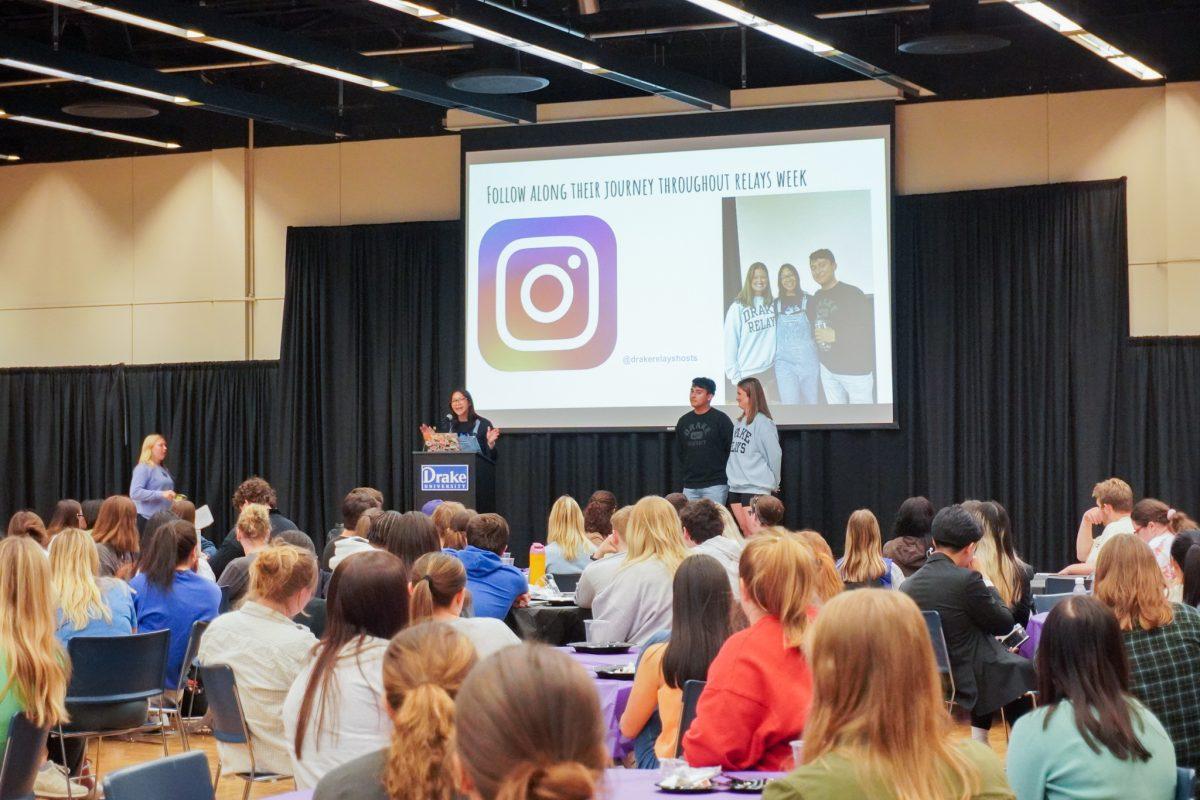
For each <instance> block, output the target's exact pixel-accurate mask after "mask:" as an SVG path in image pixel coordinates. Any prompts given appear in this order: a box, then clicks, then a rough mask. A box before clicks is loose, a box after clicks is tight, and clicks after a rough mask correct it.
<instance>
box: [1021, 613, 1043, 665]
mask: <svg viewBox="0 0 1200 800" xmlns="http://www.w3.org/2000/svg"><path fill="white" fill-rule="evenodd" d="M1048 616H1050V612H1049V611H1045V612H1043V613H1041V614H1034V615H1033V616H1031V617H1030V618H1029V624H1028V625H1026V626H1025V633H1027V634H1029V638H1028V639H1026V640H1025V642H1024V644H1022V645H1021V646H1020V647H1018V648H1017V652H1018V653H1020V654H1021V655H1023V656H1025V657H1026V658H1033V657H1034V656H1035V655H1036V654H1037V648H1038V642H1039V641H1041V639H1042V626H1043V625H1045V624H1046V617H1048Z"/></svg>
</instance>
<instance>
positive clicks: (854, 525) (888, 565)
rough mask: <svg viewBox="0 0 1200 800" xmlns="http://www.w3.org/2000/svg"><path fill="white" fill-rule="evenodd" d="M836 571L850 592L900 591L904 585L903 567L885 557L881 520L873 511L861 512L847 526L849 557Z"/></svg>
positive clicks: (838, 564)
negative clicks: (880, 527)
mask: <svg viewBox="0 0 1200 800" xmlns="http://www.w3.org/2000/svg"><path fill="white" fill-rule="evenodd" d="M837 569H838V574H839V575H841V577H842V581H843V582H844V583H845V588H847V589H862V588H866V587H874V588H879V589H899V588H900V584H902V583H904V571H903V570H901V569H900V565H898V564H897V563H896V562H894V561H892V560H891V559H890V558H885V557H884V555H883V542H882V537H881V535H880V533H879V520H877V519H875V515H874V514H872V513H871V511H870V509H866V508H860V509H858V510H857V511H855V512H854V513H853V514H851V515H850V519H849V520H848V521H847V522H846V554H845V555H844V556H842V560H841V561H839V562H837Z"/></svg>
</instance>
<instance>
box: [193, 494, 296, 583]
mask: <svg viewBox="0 0 1200 800" xmlns="http://www.w3.org/2000/svg"><path fill="white" fill-rule="evenodd" d="M277 502H278V498H277V497H276V495H275V490H274V489H272V488H271V484H269V483H267V482H266V481H265V480H263V479H262V478H260V477H258V476H257V475H255V476H252V477H250V478H247V479H246V480H244V481H242V483H241V485H240V486H238V487H237V488H236V489H234V490H233V507H234V509H235V510H236V511H237V512H238V516H239V517H240V516H241V513H242V511H243V510H244V509H245V508H246V506H248V505H250V504H252V503H253V504H256V505H261V506H266V507H267V509H268V514H269V519H270V522H271V534H272V535H273V534H276V533H279V532H280V531H288V530H294V529H295V528H296V527H297V525H296V523H294V522H292V521H291V520H290V519H288V518H287V517H285V516H284V515H283V514H281V513H280V512H279V509H278V508H276V507H275V505H276V503H277ZM268 538H270V537H268ZM244 555H246V551H245V550H243V549H242V545H241V542H239V541H238V538H237V526H236V525H234V527H233V529H232V530H231V531H229V533H227V534H225V540H224V541H223V542H221V547H220V549H218V550H217V554H216V555H215V556H213V557H212V558H211V559H209V566H211V567H212V571H213V574H215V575H217V576H218V577H220V575H221V573H222V572H224V570H225V567H227V566H229V563H230V562H232V561H233V560H234V559H235V558H241V557H242V556H244Z"/></svg>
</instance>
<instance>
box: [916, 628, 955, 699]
mask: <svg viewBox="0 0 1200 800" xmlns="http://www.w3.org/2000/svg"><path fill="white" fill-rule="evenodd" d="M921 616H922V617H924V618H925V628H926V630H928V631H929V640H930V641H931V642H932V643H933V660H934V661H935V662H936V663H937V670H938V674H939V675H941V676H942V680H944V681H945V682H946V683H947V685H948V686H949V689H950V696H949V697H948V698H947V699H946V706H947V707H950V706H953V705H954V700H955V699H956V698H957V696H958V689H957V688H956V687H955V686H954V670H953V669H951V667H950V648H949V647H947V646H946V634H945V632H944V631H943V630H942V615H941V614H939V613H938V612H936V611H922V612H921Z"/></svg>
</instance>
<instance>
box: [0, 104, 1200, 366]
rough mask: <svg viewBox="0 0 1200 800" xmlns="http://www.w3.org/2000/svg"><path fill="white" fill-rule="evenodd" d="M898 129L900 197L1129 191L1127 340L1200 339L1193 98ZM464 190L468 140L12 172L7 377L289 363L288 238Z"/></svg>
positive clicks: (2, 258) (2, 221)
mask: <svg viewBox="0 0 1200 800" xmlns="http://www.w3.org/2000/svg"><path fill="white" fill-rule="evenodd" d="M585 111H586V110H585ZM896 127H897V141H896V171H897V175H896V179H897V188H898V190H899V191H900V192H901V193H904V194H911V193H920V192H937V191H945V190H953V189H973V188H987V187H994V186H1012V185H1020V184H1028V183H1044V182H1058V181H1072V180H1087V179H1096V178H1112V177H1119V176H1122V175H1124V176H1127V177H1128V178H1129V257H1130V284H1131V315H1132V323H1131V324H1132V328H1133V332H1134V333H1135V334H1137V335H1162V334H1197V333H1200V315H1197V314H1195V313H1194V312H1193V310H1192V309H1193V308H1194V307H1195V306H1196V304H1197V300H1200V225H1197V224H1195V222H1194V220H1195V219H1196V217H1197V215H1198V214H1200V83H1189V84H1171V85H1167V86H1165V87H1164V86H1158V87H1149V88H1143V89H1128V90H1118V91H1105V92H1081V93H1077V94H1060V95H1048V96H1046V95H1043V96H1036V97H1020V98H1005V99H1000V100H980V101H965V102H945V103H942V102H935V103H921V104H917V105H906V106H900V107H899V109H898V115H897V125H896ZM247 186H249V187H252V188H251V190H250V200H251V203H250V208H249V209H248V208H247V202H246V199H247ZM458 190H459V155H458V137H456V136H439V137H431V138H423V139H394V140H386V141H376V142H353V143H345V144H333V145H317V146H309V147H286V148H270V149H265V150H255V151H252V153H251V154H250V157H249V158H247V151H245V150H223V151H217V152H214V153H188V154H177V155H163V156H151V157H143V158H125V159H111V160H106V161H87V162H74V163H67V164H45V165H41V164H34V165H27V166H17V167H6V168H4V169H0V287H3V291H0V366H35V365H46V366H49V365H65V364H99V363H114V362H128V363H154V362H162V361H206V360H218V359H239V358H244V357H246V356H247V355H249V356H250V357H253V358H276V357H277V356H278V354H279V334H280V323H281V321H282V314H283V287H284V271H283V262H284V242H285V236H286V229H287V227H288V226H289V225H342V224H353V223H369V222H390V221H407V220H436V219H453V218H455V217H457V215H458V193H459V191H458ZM248 219H249V220H250V222H249V228H248V226H247V221H248ZM248 261H249V262H250V263H251V264H252V265H253V276H252V277H253V281H252V284H253V286H252V291H248V290H249V289H250V288H251V287H248V283H250V282H248V281H247V267H248ZM248 311H249V312H250V314H251V316H252V323H253V324H252V325H251V326H249V328H248V325H247V312H248ZM248 329H252V335H251V341H250V343H249V346H247V330H248Z"/></svg>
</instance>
